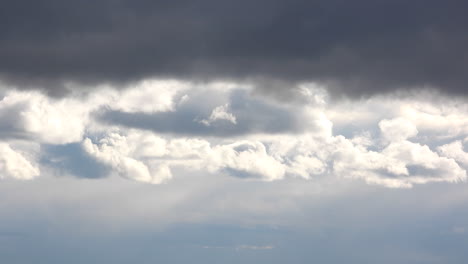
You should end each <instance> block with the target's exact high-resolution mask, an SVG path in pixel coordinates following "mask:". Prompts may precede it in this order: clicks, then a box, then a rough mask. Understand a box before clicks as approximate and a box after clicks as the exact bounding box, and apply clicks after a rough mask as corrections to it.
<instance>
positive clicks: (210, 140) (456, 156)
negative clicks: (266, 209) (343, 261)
mask: <svg viewBox="0 0 468 264" xmlns="http://www.w3.org/2000/svg"><path fill="white" fill-rule="evenodd" d="M194 87H196V88H194ZM236 89H237V88H236V85H235V84H229V83H215V84H208V85H206V86H205V87H201V86H200V85H199V84H198V85H194V84H190V83H187V82H178V81H144V82H141V83H137V84H135V85H133V86H132V87H129V88H128V89H125V90H116V89H112V88H111V87H101V88H100V90H99V91H100V92H98V93H95V94H93V96H91V95H81V96H80V97H75V98H71V97H69V98H63V99H52V98H49V97H47V96H45V95H42V94H40V93H37V92H20V91H13V90H12V91H7V92H6V93H5V96H4V97H3V98H2V99H1V100H0V121H1V123H0V135H1V137H2V140H3V141H4V142H5V143H2V144H3V145H1V151H2V152H1V162H2V163H1V164H2V167H1V171H2V175H4V176H3V177H9V178H17V179H29V178H33V177H35V176H38V175H39V167H40V165H38V166H36V165H32V163H31V162H30V161H28V158H26V157H25V156H24V155H22V154H20V152H15V151H14V150H13V149H12V148H11V147H10V145H9V144H8V141H9V140H14V139H22V140H26V141H28V140H29V141H30V142H37V143H39V144H54V145H62V144H69V143H79V144H81V146H82V150H83V151H84V153H86V155H88V156H89V157H90V158H92V159H94V160H95V161H96V162H98V163H101V164H103V165H105V166H106V167H108V168H109V169H110V171H111V173H112V172H113V173H115V174H117V175H120V176H122V177H125V178H128V179H132V180H136V181H141V182H147V183H153V184H159V183H162V182H166V181H168V180H169V179H171V178H172V177H176V176H177V175H174V168H176V167H180V168H183V169H185V170H194V171H206V172H210V173H221V174H229V175H232V176H235V177H239V178H247V179H256V180H263V181H273V180H280V179H285V178H288V177H300V178H304V179H311V178H313V177H316V176H333V177H338V178H352V179H361V180H364V181H366V182H368V183H372V184H380V185H384V186H387V187H411V186H413V185H414V184H423V183H429V182H458V181H464V180H465V179H466V171H465V168H466V167H467V164H468V154H467V153H466V152H465V151H464V150H463V143H462V142H461V141H453V143H450V144H446V145H443V146H439V147H437V144H438V143H437V142H439V141H438V140H440V139H441V138H444V139H446V138H454V139H455V138H456V137H460V136H466V135H467V134H468V129H467V127H468V115H467V114H466V111H465V110H466V109H465V108H466V107H465V106H464V105H463V104H453V105H452V106H451V107H442V106H438V105H436V104H433V103H431V102H430V101H429V100H426V99H424V100H423V99H418V98H412V99H411V98H410V99H408V98H406V99H400V98H386V99H383V98H371V99H368V100H367V101H346V102H345V101H336V102H333V103H329V102H327V96H326V93H325V92H324V90H323V88H322V87H318V86H314V85H303V86H301V87H300V89H298V91H297V93H298V95H297V96H299V97H300V96H303V97H304V98H305V100H302V101H300V103H297V102H296V101H294V102H293V103H289V104H288V103H285V102H277V101H275V100H276V99H274V98H262V97H259V96H258V95H255V94H250V95H246V93H237V94H236V93H231V92H232V91H235V90H236ZM239 89H244V90H245V89H247V88H246V86H245V85H244V86H243V87H242V88H239ZM203 93H206V94H207V95H208V94H210V95H211V96H212V97H213V100H212V102H211V103H210V104H207V103H206V102H205V101H204V100H203V98H207V97H206V96H203ZM233 96H234V97H233ZM236 96H237V97H236ZM242 96H252V98H254V99H249V100H250V101H248V103H245V102H244V101H245V99H242V98H244V97H242ZM233 98H234V99H233ZM275 103H276V104H278V107H276V108H275V107H272V106H271V105H272V104H275ZM231 104H235V111H234V113H238V114H239V113H241V114H242V116H241V115H239V118H238V117H236V115H234V113H233V112H231ZM252 104H258V106H257V107H252ZM371 108H372V109H371ZM374 108H375V109H374ZM107 109H110V110H112V111H119V112H122V113H132V114H145V115H147V116H149V117H151V115H153V114H155V113H156V114H158V113H162V112H170V113H174V115H168V116H167V117H173V118H180V117H184V116H183V115H186V114H187V113H188V112H190V111H198V112H197V113H204V116H197V118H198V117H199V119H195V120H193V122H195V123H197V122H198V123H202V124H204V125H205V126H203V125H201V127H204V128H203V129H226V130H225V131H227V132H229V131H233V130H229V129H232V128H239V129H244V130H245V131H252V132H251V133H248V134H239V135H242V136H239V135H238V136H231V137H228V136H223V134H222V131H224V130H220V131H221V132H219V133H214V135H217V137H212V136H208V135H210V134H206V135H205V134H203V133H200V132H199V131H198V132H197V131H195V132H196V133H198V134H194V135H196V136H194V135H191V132H192V131H191V129H201V128H199V127H196V126H191V125H189V124H180V122H188V121H187V120H189V119H187V118H185V119H184V118H182V119H177V120H171V121H170V122H169V121H167V120H166V119H164V122H166V123H165V124H169V125H174V124H176V125H174V127H176V128H177V129H178V134H176V133H174V134H171V133H170V131H169V132H167V133H165V134H158V133H156V132H152V131H151V130H142V129H141V128H140V129H135V128H131V127H125V126H121V125H116V124H107V123H102V122H100V121H99V120H97V119H95V113H96V112H99V111H106V110H107ZM180 109H182V110H180ZM233 109H234V108H233ZM179 110H180V111H181V112H180V113H179V112H178V111H179ZM270 110H271V111H274V113H272V114H273V116H268V115H265V111H270ZM236 111H237V112H236ZM256 111H262V112H261V113H260V112H256ZM246 113H247V114H246ZM197 115H198V114H197ZM276 116H278V118H276ZM241 117H242V118H241ZM279 117H281V119H280V118H279ZM291 117H297V118H298V120H294V122H299V123H300V124H296V123H291V122H293V121H292V120H290V118H291ZM192 119H193V118H192ZM431 119H434V120H436V121H432V122H431V121H430V120H431ZM145 120H146V121H145V122H152V121H151V120H152V119H145ZM154 120H163V119H154ZM180 120H185V121H180ZM197 120H198V121H197ZM200 120H201V121H200ZM221 121H223V122H226V121H227V122H228V123H229V128H226V127H224V126H219V127H218V122H221ZM178 122H179V123H178ZM257 123H261V125H259V126H258V128H256V129H252V130H249V129H246V126H256V124H257ZM215 124H216V125H215ZM219 124H221V123H219ZM297 127H300V128H301V129H297ZM334 127H335V129H334ZM184 128H187V131H185V133H181V132H184V131H180V130H181V129H184ZM262 129H264V130H262ZM288 129H289V130H288ZM203 131H204V130H203ZM234 131H237V130H234ZM443 131H447V134H445V135H444V134H443ZM180 134H183V136H177V135H180ZM236 135H237V134H236ZM428 143H430V144H428ZM38 160H40V159H38Z"/></svg>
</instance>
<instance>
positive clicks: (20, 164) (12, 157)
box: [0, 142, 40, 180]
mask: <svg viewBox="0 0 468 264" xmlns="http://www.w3.org/2000/svg"><path fill="white" fill-rule="evenodd" d="M39 175H40V172H39V168H38V167H37V166H35V165H33V164H32V163H31V162H30V161H29V160H27V159H26V158H25V157H24V156H23V155H22V154H21V153H19V152H16V151H15V150H13V149H11V147H10V145H9V144H7V143H4V142H0V179H3V178H12V179H18V180H31V179H33V178H35V177H37V176H39Z"/></svg>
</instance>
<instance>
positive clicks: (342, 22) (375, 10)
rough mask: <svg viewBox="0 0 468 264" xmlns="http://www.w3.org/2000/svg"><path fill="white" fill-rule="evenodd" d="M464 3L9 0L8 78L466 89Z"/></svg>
mask: <svg viewBox="0 0 468 264" xmlns="http://www.w3.org/2000/svg"><path fill="white" fill-rule="evenodd" d="M467 9H468V4H467V2H466V1H462V0H447V1H439V0H425V1H423V0H413V1H404V0H357V1H344V0H315V1H312V0H309V1H301V0H269V1H267V0H257V1H247V0H238V1H225V0H216V1H215V0H202V1H145V0H133V1H130V0H128V1H127V0H116V1H110V0H108V1H106V0H94V1H88V0H84V1H63V0H44V1H24V0H15V1H2V6H1V8H0V76H1V78H2V79H4V80H6V81H9V82H13V83H16V84H18V85H21V86H25V87H26V86H29V87H36V86H44V87H45V88H46V89H48V90H49V92H53V93H60V91H59V89H60V87H61V85H60V84H61V83H62V82H63V81H76V82H81V83H97V82H113V83H120V82H126V81H133V80H138V79H141V78H146V77H176V78H187V79H219V78H228V79H238V78H241V79H244V78H248V79H250V78H253V79H257V78H260V79H267V80H273V81H274V80H278V81H281V82H284V83H286V84H294V83H296V82H299V81H319V82H326V83H329V84H330V87H331V89H334V90H333V91H335V92H340V93H342V92H344V93H346V94H348V95H362V94H373V93H379V92H385V91H391V90H394V89H396V88H408V87H416V86H433V87H437V88H438V89H440V90H441V91H444V92H447V93H450V94H459V95H460V94H463V95H464V94H466V89H465V87H466V84H467V83H468V82H467V79H468V77H467V76H468V75H467V74H466V73H465V69H467V68H468V52H467V49H466V47H468V36H467V34H466V27H467V26H468V17H467V16H466V14H465V11H466V10H467ZM285 86H288V85H285ZM262 87H263V88H262V89H283V88H278V87H277V85H276V86H275V85H273V87H270V86H262ZM275 87H276V88H275Z"/></svg>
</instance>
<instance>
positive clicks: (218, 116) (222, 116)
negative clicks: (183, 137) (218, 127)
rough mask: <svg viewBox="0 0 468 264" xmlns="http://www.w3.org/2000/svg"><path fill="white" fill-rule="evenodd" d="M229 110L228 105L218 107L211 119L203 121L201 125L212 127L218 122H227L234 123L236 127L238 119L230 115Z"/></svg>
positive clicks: (212, 113)
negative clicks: (212, 124)
mask: <svg viewBox="0 0 468 264" xmlns="http://www.w3.org/2000/svg"><path fill="white" fill-rule="evenodd" d="M227 108H228V105H227V104H225V105H220V106H217V107H216V108H215V109H213V111H212V112H211V114H210V117H209V118H208V119H203V120H201V121H200V123H202V124H204V125H206V126H210V125H211V123H213V122H216V121H218V120H226V121H228V122H231V123H233V124H234V125H235V124H237V121H236V117H235V116H234V115H233V114H232V113H229V112H228V110H227Z"/></svg>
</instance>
